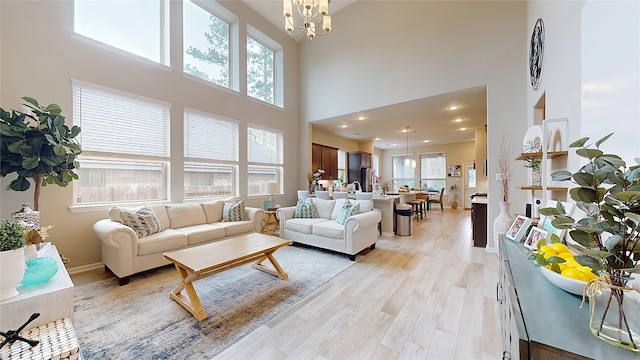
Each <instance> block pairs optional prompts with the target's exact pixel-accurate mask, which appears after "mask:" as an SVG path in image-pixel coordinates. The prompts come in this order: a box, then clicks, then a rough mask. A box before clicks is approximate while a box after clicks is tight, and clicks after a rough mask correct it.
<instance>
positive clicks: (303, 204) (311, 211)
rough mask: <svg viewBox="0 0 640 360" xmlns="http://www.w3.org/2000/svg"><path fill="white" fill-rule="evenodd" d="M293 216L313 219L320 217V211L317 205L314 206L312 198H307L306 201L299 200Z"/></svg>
mask: <svg viewBox="0 0 640 360" xmlns="http://www.w3.org/2000/svg"><path fill="white" fill-rule="evenodd" d="M293 217H294V218H298V219H313V218H317V217H318V212H317V211H316V207H315V206H313V201H312V200H311V198H307V200H305V201H302V200H298V203H297V204H296V210H295V211H294V213H293Z"/></svg>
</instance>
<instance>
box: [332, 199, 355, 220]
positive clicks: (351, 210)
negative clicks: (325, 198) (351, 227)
mask: <svg viewBox="0 0 640 360" xmlns="http://www.w3.org/2000/svg"><path fill="white" fill-rule="evenodd" d="M359 210H360V204H356V205H353V204H352V203H351V201H349V200H347V201H345V202H344V204H343V205H342V208H340V211H339V212H338V216H337V217H336V222H337V223H338V224H341V225H344V223H346V222H347V218H348V217H349V216H353V215H355V214H357V213H358V211H359Z"/></svg>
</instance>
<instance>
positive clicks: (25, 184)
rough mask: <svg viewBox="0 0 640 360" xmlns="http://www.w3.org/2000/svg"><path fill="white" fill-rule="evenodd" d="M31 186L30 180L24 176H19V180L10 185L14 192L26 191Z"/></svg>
mask: <svg viewBox="0 0 640 360" xmlns="http://www.w3.org/2000/svg"><path fill="white" fill-rule="evenodd" d="M30 186H31V184H29V180H27V178H25V177H24V176H18V178H17V179H15V180H13V181H12V182H11V184H9V188H11V190H13V191H26V190H27V189H29V187H30Z"/></svg>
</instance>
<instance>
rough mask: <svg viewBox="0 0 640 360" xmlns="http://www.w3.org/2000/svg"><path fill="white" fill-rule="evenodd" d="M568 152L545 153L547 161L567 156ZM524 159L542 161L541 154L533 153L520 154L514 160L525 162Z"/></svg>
mask: <svg viewBox="0 0 640 360" xmlns="http://www.w3.org/2000/svg"><path fill="white" fill-rule="evenodd" d="M568 153H569V152H567V151H549V152H548V153H547V159H555V158H557V157H560V156H567V154H568ZM526 159H542V153H541V152H535V153H521V154H520V155H519V156H518V157H517V158H516V160H526Z"/></svg>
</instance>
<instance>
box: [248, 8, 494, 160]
mask: <svg viewBox="0 0 640 360" xmlns="http://www.w3.org/2000/svg"><path fill="white" fill-rule="evenodd" d="M355 1H356V0H331V2H330V5H329V12H330V14H335V13H336V12H338V11H340V10H341V9H343V8H345V7H346V6H348V5H351V4H352V3H354V2H355ZM243 2H244V3H245V4H247V5H248V6H249V7H251V8H252V9H253V10H255V11H256V12H258V13H259V14H261V15H262V16H263V17H264V18H266V19H267V20H269V21H270V22H271V23H273V24H274V25H275V26H276V27H278V28H280V29H282V31H285V30H284V17H283V15H282V0H243ZM334 22H335V21H334ZM334 25H335V24H334ZM326 36H331V33H329V34H328V35H326ZM296 40H298V41H308V40H306V38H304V37H303V36H299V37H297V38H296ZM486 98H487V94H486V88H485V87H484V86H480V87H476V88H472V89H466V90H460V91H455V92H451V93H447V94H441V95H437V96H432V97H428V98H423V99H418V100H413V101H408V102H404V103H398V104H394V105H389V106H384V107H380V108H375V109H362V110H361V111H359V112H356V113H351V114H345V115H341V116H336V117H333V118H328V119H323V120H318V121H314V122H313V123H312V124H313V128H314V129H319V130H321V131H324V132H327V133H330V134H334V135H336V136H340V137H343V138H347V139H351V140H356V141H372V140H373V141H374V146H375V147H376V148H380V149H393V148H404V147H406V146H407V135H406V133H405V132H403V131H402V130H404V129H405V128H406V127H409V128H410V130H409V146H411V147H413V146H420V145H425V143H424V141H428V143H427V144H428V145H438V144H450V143H457V142H463V141H471V140H473V139H474V138H475V129H484V126H485V124H486V123H487V100H486ZM452 105H457V106H459V108H458V109H457V110H453V111H452V110H448V108H449V107H450V106H452ZM361 116H363V117H364V118H365V119H364V120H358V117H361ZM456 119H461V121H460V122H456V121H455V120H456ZM344 125H346V126H347V127H346V128H345V127H343V126H344ZM460 128H466V130H460ZM414 131H415V133H414ZM377 138H379V139H380V140H374V139H377Z"/></svg>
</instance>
